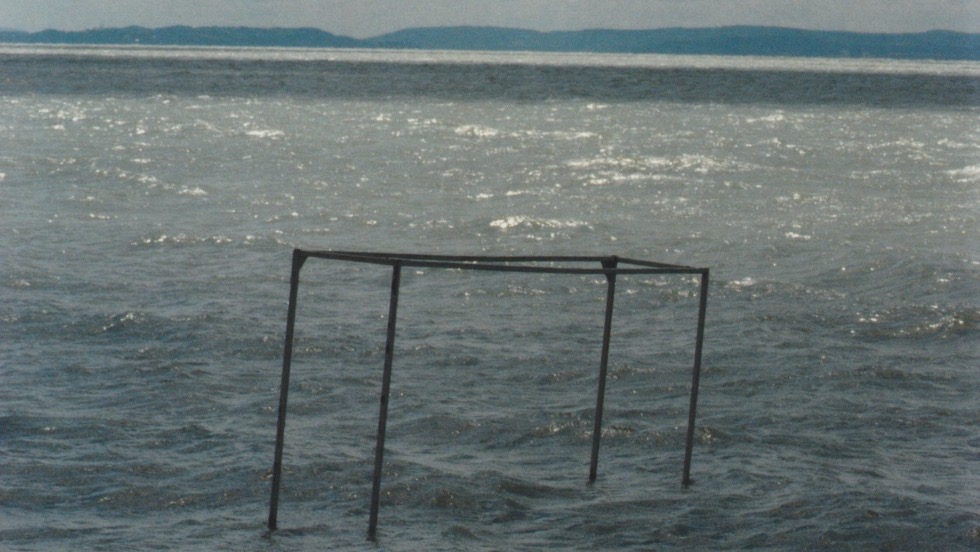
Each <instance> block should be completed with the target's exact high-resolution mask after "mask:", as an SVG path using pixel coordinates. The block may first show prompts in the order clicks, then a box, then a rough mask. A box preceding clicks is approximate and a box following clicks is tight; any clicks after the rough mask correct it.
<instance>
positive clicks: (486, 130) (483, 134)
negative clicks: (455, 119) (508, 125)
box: [455, 125, 500, 138]
mask: <svg viewBox="0 0 980 552" xmlns="http://www.w3.org/2000/svg"><path fill="white" fill-rule="evenodd" d="M455 132H456V135H457V136H473V137H475V138H493V137H494V136H496V135H498V134H500V131H499V130H497V129H495V128H493V127H488V126H483V125H462V126H458V127H456V131H455Z"/></svg>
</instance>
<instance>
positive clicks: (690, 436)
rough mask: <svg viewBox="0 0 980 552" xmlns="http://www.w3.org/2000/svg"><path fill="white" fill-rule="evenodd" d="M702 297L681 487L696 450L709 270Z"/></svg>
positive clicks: (704, 275)
mask: <svg viewBox="0 0 980 552" xmlns="http://www.w3.org/2000/svg"><path fill="white" fill-rule="evenodd" d="M700 293H701V295H700V297H699V298H698V330H697V337H696V338H695V341H694V368H693V369H692V370H691V407H690V409H689V410H688V413H687V443H686V444H685V447H684V475H683V476H682V477H681V485H683V486H685V487H687V486H689V485H690V484H691V455H692V453H693V450H694V418H695V416H696V414H697V409H698V387H699V386H700V384H701V351H702V350H703V349H704V321H705V316H706V314H707V311H708V269H704V271H702V272H701V292H700Z"/></svg>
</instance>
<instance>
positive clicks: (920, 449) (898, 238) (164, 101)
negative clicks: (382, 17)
mask: <svg viewBox="0 0 980 552" xmlns="http://www.w3.org/2000/svg"><path fill="white" fill-rule="evenodd" d="M978 90H980V66H978V65H977V64H969V63H945V64H940V63H924V62H915V63H910V62H899V61H883V60H866V61H860V60H859V61H848V62H846V63H845V62H836V61H830V60H796V59H769V60H767V59H752V58H673V57H660V56H588V55H537V54H535V55H531V54H473V53H459V54H450V53H444V52H410V53H406V52H376V51H351V52H344V51H338V50H326V51H325V50H320V51H316V50H274V49H269V50H262V49H257V50H248V49H141V48H60V47H59V48H54V47H33V46H32V47H10V46H8V47H5V48H4V49H2V50H0V106H2V107H0V225H2V226H0V382H2V385H0V465H2V466H3V467H2V471H0V548H3V549H4V550H81V549H98V550H133V549H144V550H146V549H174V550H215V549H230V548H235V549H240V550H310V549H355V550H356V549H364V550H373V549H378V548H380V549H384V550H516V549H541V550H597V549H598V550H614V549H615V550H650V549H655V550H673V549H677V550H705V549H716V550H718V549H742V548H752V549H773V550H791V549H792V550H799V549H814V550H820V549H826V550H841V549H855V550H865V549H878V548H885V549H903V550H912V549H943V550H972V549H976V547H977V546H978V545H980V478H978V477H977V473H978V470H980V429H978V428H980V423H978V422H980V417H978V410H977V392H976V389H977V388H978V387H980V375H978V372H977V366H978V359H980V354H978V345H977V343H978V334H980V331H978V323H980V304H978V298H980V242H978V239H977V236H978V216H980V155H978V154H980V93H978ZM294 247H303V248H307V249H341V250H343V249H346V250H368V251H395V252H406V253H408V252H412V253H440V254H492V255H496V254H506V255H607V254H616V255H621V256H628V257H635V258H641V259H647V260H655V261H661V262H668V263H678V264H689V265H695V266H707V267H710V268H711V271H712V272H711V274H712V284H711V290H710V294H709V295H710V296H709V303H708V319H707V335H706V343H705V351H704V373H703V375H702V380H701V397H700V402H699V411H698V423H697V432H696V436H697V441H696V444H695V447H694V458H693V473H692V476H693V478H694V484H693V485H691V486H690V487H689V488H687V489H685V488H682V487H681V485H680V479H681V464H682V460H683V444H684V431H685V426H686V421H687V420H686V415H687V411H686V408H687V400H688V389H689V385H690V369H691V362H692V353H693V341H694V330H695V322H696V310H697V301H698V287H697V281H696V280H692V279H691V278H690V277H670V276H664V277H649V276H645V277H638V276H637V277H622V278H621V280H620V281H619V282H618V295H617V299H616V301H617V303H616V317H615V320H614V326H613V342H612V351H611V356H610V380H609V383H608V387H607V392H606V409H605V416H604V427H605V430H604V440H603V445H602V447H603V448H602V450H601V453H600V461H599V477H598V480H597V481H596V482H595V483H594V484H592V485H589V484H587V477H588V465H589V450H590V446H591V432H592V425H591V424H592V412H593V408H594V401H595V386H596V376H597V371H598V363H599V349H600V340H601V328H602V314H603V308H604V297H605V295H604V294H605V280H604V279H603V278H601V277H599V278H597V277H594V276H588V277H579V276H544V275H529V274H485V273H468V272H467V273H461V272H458V271H440V270H430V269H418V270H416V269H413V270H411V271H408V272H406V273H405V274H403V276H402V292H401V303H400V306H399V320H398V324H399V326H398V337H397V341H396V354H395V363H394V376H393V382H392V398H391V402H390V407H389V408H390V411H389V415H390V419H389V424H388V439H387V449H386V464H385V469H384V480H383V486H382V499H381V510H380V521H379V543H378V544H377V545H375V544H372V543H368V542H367V541H366V540H365V536H366V529H367V513H368V507H369V495H370V485H371V471H372V468H373V458H374V450H373V446H374V432H375V430H376V423H377V414H378V392H379V390H380V376H381V367H382V361H383V349H384V338H385V317H386V313H387V306H388V291H389V288H388V284H389V277H390V273H389V272H388V271H387V270H385V269H384V268H383V267H375V266H369V265H345V264H343V263H338V262H336V261H317V260H311V261H309V262H308V263H307V266H306V268H304V271H303V284H302V287H301V294H300V312H299V318H298V321H297V342H296V343H297V345H296V350H295V356H294V365H293V385H292V388H291V395H290V406H289V420H288V424H287V432H286V454H285V460H284V465H285V472H284V476H283V491H282V496H281V502H280V508H279V527H280V529H279V530H278V531H276V532H274V533H272V534H271V535H267V534H266V532H265V523H266V516H267V514H268V500H269V491H270V481H269V478H268V473H269V471H270V469H271V465H272V460H273V443H274V438H275V422H276V408H277V404H278V396H279V395H278V393H279V373H280V367H281V359H282V347H283V338H284V332H285V315H286V300H287V295H288V278H289V268H290V267H289V262H290V258H291V251H292V249H293V248H294Z"/></svg>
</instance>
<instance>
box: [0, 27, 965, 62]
mask: <svg viewBox="0 0 980 552" xmlns="http://www.w3.org/2000/svg"><path fill="white" fill-rule="evenodd" d="M0 42H14V43H35V44H39V43H47V44H144V45H160V46H175V45H185V46H281V47H306V48H407V49H432V50H491V51H492V50H504V51H545V52H601V53H637V54H639V53H655V54H714V55H755V56H801V57H875V58H900V59H936V60H973V61H980V34H968V33H957V32H952V31H929V32H924V33H904V34H884V33H874V34H873V33H851V32H838V31H808V30H802V29H789V28H781V27H717V28H694V29H689V28H670V29H652V30H633V31H631V30H611V29H589V30H583V31H553V32H539V31H531V30H525V29H510V28H501V27H430V28H414V29H405V30H401V31H397V32H394V33H389V34H384V35H381V36H377V37H374V38H369V39H363V40H360V39H354V38H350V37H344V36H338V35H334V34H331V33H328V32H326V31H322V30H319V29H314V28H291V29H283V28H253V27H186V26H175V27H163V28H157V29H149V28H145V27H125V28H112V29H92V30H87V31H55V30H45V31H41V32H37V33H26V32H18V31H0Z"/></svg>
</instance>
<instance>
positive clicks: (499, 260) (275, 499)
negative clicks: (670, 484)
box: [268, 249, 708, 540]
mask: <svg viewBox="0 0 980 552" xmlns="http://www.w3.org/2000/svg"><path fill="white" fill-rule="evenodd" d="M309 258H317V259H333V260H339V261H349V262H357V263H369V264H377V265H387V266H390V267H391V268H392V276H391V299H390V301H389V304H388V330H387V341H386V343H385V359H384V371H383V373H382V380H381V397H380V409H379V412H378V433H377V443H376V445H375V458H374V480H373V484H372V488H371V513H370V518H369V521H368V539H370V540H375V538H376V535H377V527H378V509H379V502H380V501H379V497H380V492H381V468H382V463H383V461H384V443H385V430H386V426H387V421H388V399H389V395H390V389H391V368H392V362H393V359H394V346H395V322H396V320H397V313H398V293H399V288H400V286H401V269H402V267H420V268H421V267H425V268H448V269H460V270H483V271H495V272H530V273H545V274H586V275H587V274H595V275H600V274H601V275H604V276H605V277H606V281H607V290H606V310H605V323H604V327H603V336H602V353H601V359H600V363H599V377H598V389H597V391H596V408H595V420H594V426H593V431H592V456H591V464H590V467H589V482H590V483H591V482H594V481H595V479H596V472H597V470H598V463H599V441H600V437H601V435H602V409H603V401H604V398H605V390H606V373H607V368H608V359H609V340H610V334H611V331H612V316H613V299H614V296H615V293H616V276H618V275H620V274H623V275H626V274H691V275H699V276H700V280H701V281H700V283H701V286H700V301H699V306H698V321H697V337H696V341H695V347H694V367H693V369H692V376H691V395H690V408H689V410H688V421H687V441H686V445H685V450H684V472H683V476H682V479H681V484H682V485H684V486H688V485H689V484H690V483H691V454H692V450H693V446H694V420H695V413H696V411H697V401H698V386H699V382H700V378H701V352H702V349H703V344H704V324H705V313H706V310H707V306H708V269H707V268H696V267H690V266H683V265H674V264H665V263H657V262H652V261H643V260H638V259H629V258H623V257H617V256H605V257H598V256H580V257H576V256H551V257H548V256H539V257H535V256H486V255H482V256H481V255H470V256H465V255H416V254H397V253H376V252H374V253H369V252H352V251H314V250H303V249H294V250H293V262H292V273H291V276H290V280H289V310H288V314H287V318H286V339H285V345H284V348H283V360H282V379H281V383H280V388H279V418H278V423H277V426H276V451H275V461H274V463H273V467H272V495H271V498H270V501H269V523H268V528H269V530H270V531H274V530H275V529H276V528H277V520H278V509H279V488H280V485H281V483H282V451H283V442H284V439H285V430H286V402H287V399H288V395H289V371H290V368H291V366H292V356H293V331H294V329H295V324H296V307H297V305H296V303H297V295H298V290H299V273H300V270H301V269H302V268H303V265H304V263H305V262H306V261H307V259H309ZM541 263H546V264H541ZM570 263H575V264H579V265H580V264H583V263H593V264H596V265H598V266H593V267H583V266H567V265H568V264H570ZM621 265H628V266H627V267H622V266H621Z"/></svg>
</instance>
